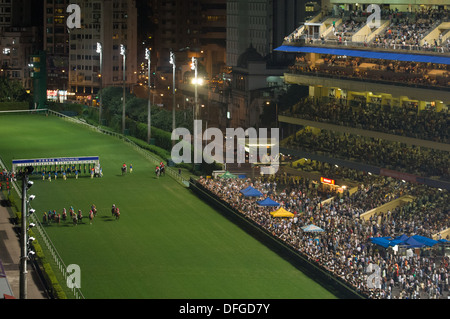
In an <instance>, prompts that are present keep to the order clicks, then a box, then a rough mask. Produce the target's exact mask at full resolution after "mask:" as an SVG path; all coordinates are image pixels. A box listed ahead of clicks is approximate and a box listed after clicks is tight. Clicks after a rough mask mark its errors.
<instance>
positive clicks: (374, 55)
mask: <svg viewBox="0 0 450 319" xmlns="http://www.w3.org/2000/svg"><path fill="white" fill-rule="evenodd" d="M274 51H281V52H293V53H321V54H333V55H346V56H352V57H360V58H369V59H382V60H395V61H407V62H425V63H438V64H450V57H445V56H435V55H424V54H406V53H391V52H379V51H378V52H377V51H368V50H349V49H335V48H325V47H310V46H304V47H299V46H292V45H282V46H280V47H278V48H276V49H275V50H274Z"/></svg>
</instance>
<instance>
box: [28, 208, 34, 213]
mask: <svg viewBox="0 0 450 319" xmlns="http://www.w3.org/2000/svg"><path fill="white" fill-rule="evenodd" d="M35 211H36V210H34V209H33V208H32V209H30V210H29V211H28V215H32V214H34V212H35Z"/></svg>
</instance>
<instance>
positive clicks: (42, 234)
mask: <svg viewBox="0 0 450 319" xmlns="http://www.w3.org/2000/svg"><path fill="white" fill-rule="evenodd" d="M39 111H41V112H45V111H46V112H47V113H48V114H50V115H53V116H57V117H60V118H63V119H65V120H67V121H70V122H73V123H76V124H82V125H84V126H86V127H88V128H90V129H92V130H94V131H96V132H99V133H103V134H106V135H111V136H114V137H116V138H119V139H121V140H123V141H125V142H127V143H129V144H130V145H131V146H133V148H134V149H135V150H136V151H138V152H139V153H141V154H142V155H144V156H145V157H146V158H147V159H148V160H150V161H152V162H153V163H156V164H159V163H160V159H159V158H158V157H156V156H155V155H153V154H152V153H150V152H148V151H145V150H144V149H142V148H141V147H139V146H138V145H137V144H136V143H134V142H133V141H131V140H130V139H128V138H127V137H125V136H124V135H122V134H118V133H116V132H112V131H108V130H105V129H102V128H100V127H96V126H93V125H91V124H88V123H86V122H84V121H82V120H79V119H76V118H72V117H69V116H66V115H64V114H61V113H58V112H56V111H53V110H50V109H42V110H39ZM5 112H7V113H20V112H21V113H23V112H30V111H29V110H16V111H5ZM0 166H1V167H2V169H3V168H5V169H7V167H6V165H5V164H4V163H3V161H2V159H1V158H0ZM166 171H167V173H168V174H169V176H170V177H172V178H173V179H174V180H176V181H177V182H178V183H180V184H181V185H183V186H184V187H189V181H187V180H186V179H185V178H184V177H183V176H182V175H180V174H177V173H176V171H175V170H174V169H172V168H170V167H166ZM11 185H12V187H13V188H14V190H15V191H16V193H17V194H18V196H19V197H20V198H22V192H21V191H20V188H19V187H18V186H17V183H16V182H15V181H11ZM30 220H31V221H32V222H33V223H34V224H35V225H36V227H35V228H36V229H37V233H38V234H39V236H40V238H41V240H42V242H44V243H45V246H46V248H47V249H48V251H49V252H50V255H51V256H52V258H53V260H54V262H55V264H56V266H57V267H58V269H59V271H60V272H61V274H62V276H63V278H64V280H66V282H67V279H68V273H67V266H66V264H65V263H64V261H63V259H62V258H61V256H60V255H59V253H58V250H57V249H56V247H55V245H54V244H53V242H52V241H51V239H50V237H49V236H48V234H47V232H46V231H45V229H44V227H43V226H42V224H41V222H40V221H39V219H38V218H37V217H36V216H35V215H30ZM69 289H70V288H69ZM71 291H72V293H73V295H74V297H75V298H76V299H85V297H84V295H83V293H82V292H81V289H80V288H78V287H76V286H74V287H73V288H71Z"/></svg>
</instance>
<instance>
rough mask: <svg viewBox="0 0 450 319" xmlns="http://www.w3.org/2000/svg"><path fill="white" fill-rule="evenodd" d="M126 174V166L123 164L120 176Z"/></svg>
mask: <svg viewBox="0 0 450 319" xmlns="http://www.w3.org/2000/svg"><path fill="white" fill-rule="evenodd" d="M126 173H127V166H126V165H125V163H124V164H123V166H122V175H124V174H126Z"/></svg>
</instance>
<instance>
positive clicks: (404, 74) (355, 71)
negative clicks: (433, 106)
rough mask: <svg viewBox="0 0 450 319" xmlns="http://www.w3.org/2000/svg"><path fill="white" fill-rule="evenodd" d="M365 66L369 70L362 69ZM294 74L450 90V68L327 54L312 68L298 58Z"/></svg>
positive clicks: (293, 69)
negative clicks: (449, 88) (449, 87)
mask: <svg viewBox="0 0 450 319" xmlns="http://www.w3.org/2000/svg"><path fill="white" fill-rule="evenodd" d="M364 63H365V64H366V65H367V67H362V66H363V65H364ZM290 71H291V72H292V73H294V74H296V73H300V74H301V73H308V74H314V75H325V76H334V77H340V78H342V77H343V78H350V79H369V80H372V81H376V82H380V83H396V84H398V83H402V84H405V85H406V84H408V85H415V86H424V87H448V86H449V82H450V69H449V66H448V65H442V64H433V65H430V64H427V63H419V62H403V61H391V60H379V59H362V58H357V57H355V58H351V57H345V58H341V59H339V58H337V57H336V56H332V55H326V56H324V58H323V63H316V64H314V65H312V64H311V63H309V62H308V61H306V60H305V58H304V57H303V56H300V57H297V59H296V63H295V64H294V65H292V66H290Z"/></svg>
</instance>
